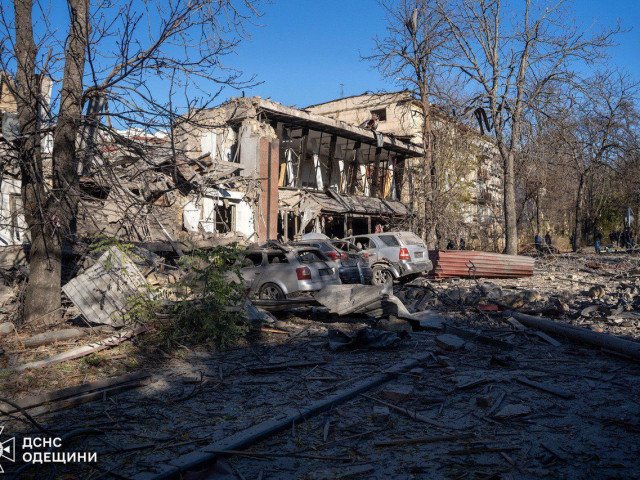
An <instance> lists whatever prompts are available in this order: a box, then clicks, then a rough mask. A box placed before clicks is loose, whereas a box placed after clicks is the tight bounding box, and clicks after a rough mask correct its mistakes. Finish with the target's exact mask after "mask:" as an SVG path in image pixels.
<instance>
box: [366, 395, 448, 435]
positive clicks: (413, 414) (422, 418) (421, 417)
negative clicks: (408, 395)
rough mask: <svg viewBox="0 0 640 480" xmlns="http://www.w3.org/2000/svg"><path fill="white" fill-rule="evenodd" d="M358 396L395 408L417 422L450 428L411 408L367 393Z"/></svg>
mask: <svg viewBox="0 0 640 480" xmlns="http://www.w3.org/2000/svg"><path fill="white" fill-rule="evenodd" d="M360 396H361V397H364V398H367V399H369V400H373V401H374V402H377V403H379V404H380V405H384V406H385V407H389V408H390V409H392V410H395V411H396V412H400V413H404V414H405V415H407V416H408V417H409V418H413V419H414V420H418V421H419V422H423V423H428V424H429V425H433V426H434V427H440V428H451V427H449V426H448V425H445V424H444V423H440V422H437V421H435V420H431V419H430V418H428V417H425V416H424V415H420V414H419V413H416V412H412V411H411V410H408V409H406V408H403V407H399V406H397V405H394V404H392V403H387V402H385V401H384V400H380V399H379V398H376V397H370V396H369V395H364V394H360Z"/></svg>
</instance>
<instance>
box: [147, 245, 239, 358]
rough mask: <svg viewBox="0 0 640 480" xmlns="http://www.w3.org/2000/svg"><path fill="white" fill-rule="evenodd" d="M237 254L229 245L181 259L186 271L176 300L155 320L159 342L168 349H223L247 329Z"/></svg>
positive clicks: (178, 287) (201, 251)
mask: <svg viewBox="0 0 640 480" xmlns="http://www.w3.org/2000/svg"><path fill="white" fill-rule="evenodd" d="M239 254H240V251H239V250H238V248H237V246H235V245H231V246H219V247H215V248H213V249H209V250H206V251H205V250H199V251H194V252H193V253H192V254H191V255H188V256H185V257H183V258H182V261H181V267H182V268H184V269H185V270H186V271H187V272H188V273H187V275H185V276H184V277H183V279H182V281H181V282H179V283H178V284H177V285H176V287H177V288H176V292H175V293H176V294H177V296H178V301H177V302H176V303H175V304H174V305H173V306H172V308H171V315H169V316H168V318H166V319H160V320H159V321H158V322H156V329H157V336H158V339H159V340H160V341H161V343H163V344H165V345H166V346H167V347H170V348H171V347H175V346H177V345H179V344H184V343H189V344H194V343H210V344H215V345H216V346H218V347H220V348H224V347H227V346H229V345H232V344H234V343H236V342H237V341H238V340H239V339H240V338H241V337H242V336H243V335H244V334H245V333H246V332H247V329H248V326H247V322H246V318H245V315H244V303H245V301H246V296H245V286H244V282H243V281H242V277H241V276H240V272H239V268H240V264H239V261H238V259H239Z"/></svg>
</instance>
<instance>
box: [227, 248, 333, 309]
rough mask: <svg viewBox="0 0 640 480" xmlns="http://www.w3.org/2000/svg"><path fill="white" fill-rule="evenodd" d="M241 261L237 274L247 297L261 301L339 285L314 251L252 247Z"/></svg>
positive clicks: (330, 268)
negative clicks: (243, 285) (255, 297)
mask: <svg viewBox="0 0 640 480" xmlns="http://www.w3.org/2000/svg"><path fill="white" fill-rule="evenodd" d="M241 262H242V263H241V268H240V275H241V276H242V278H243V279H244V281H245V283H246V284H247V286H248V288H249V295H250V296H254V295H256V296H258V297H259V298H262V299H271V300H281V299H284V298H286V297H287V296H290V295H292V294H294V293H299V292H315V291H318V290H321V289H322V288H324V287H325V286H327V285H340V283H341V282H340V277H339V275H338V272H337V270H336V269H334V268H333V267H332V266H331V265H328V262H327V261H326V260H325V259H324V257H323V255H322V254H321V253H320V251H319V250H318V249H317V248H311V247H307V246H301V247H272V246H268V247H265V248H263V247H258V248H251V249H248V250H246V251H245V252H244V253H243V255H242V257H241Z"/></svg>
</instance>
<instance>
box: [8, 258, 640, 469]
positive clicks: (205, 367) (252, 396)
mask: <svg viewBox="0 0 640 480" xmlns="http://www.w3.org/2000/svg"><path fill="white" fill-rule="evenodd" d="M638 260H639V259H637V258H636V257H633V256H630V255H617V256H614V255H611V256H609V255H607V256H598V257H590V256H585V255H580V256H575V255H574V256H571V255H570V256H546V257H540V258H538V259H537V260H536V268H535V274H534V276H533V277H530V278H520V279H513V278H510V279H504V280H500V279H492V280H490V281H489V280H484V279H474V278H467V279H446V280H442V281H434V280H433V279H432V280H429V279H424V278H420V279H417V280H415V281H414V282H412V283H410V284H405V285H396V286H395V287H394V294H395V297H397V298H398V299H400V300H401V301H402V303H403V304H404V305H405V306H406V308H407V309H408V311H409V312H411V314H412V315H413V316H414V318H413V319H411V320H409V321H408V323H407V320H403V319H401V318H397V317H396V316H393V315H392V316H390V317H388V318H386V317H385V318H382V317H379V318H376V317H375V316H371V315H366V314H362V313H357V314H353V315H351V316H350V315H342V316H339V315H337V314H335V313H331V312H330V311H328V309H326V308H323V307H317V306H314V307H306V308H303V307H300V308H292V309H290V310H284V311H278V312H274V313H273V315H274V316H275V322H272V323H266V322H261V323H260V324H259V325H257V326H256V328H255V330H254V332H253V335H252V336H250V337H249V341H248V343H247V344H245V345H241V346H239V347H237V348H235V349H231V350H229V351H226V352H222V353H216V352H209V351H202V350H191V349H188V348H185V349H183V350H180V351H179V352H177V353H175V354H173V355H165V356H163V357H162V358H160V359H158V358H155V359H154V360H153V361H151V360H150V359H147V361H144V359H140V360H139V361H138V362H137V363H136V367H135V368H134V367H133V366H129V367H128V368H129V370H130V371H132V372H133V373H129V374H127V375H124V376H123V377H119V379H116V380H113V379H109V381H108V382H107V381H105V382H104V384H100V383H99V381H98V382H97V383H95V384H94V387H91V386H89V387H85V390H82V386H79V387H75V388H76V389H77V390H78V391H77V392H76V393H77V394H78V395H67V396H66V397H65V398H64V399H62V400H61V399H50V400H46V399H41V400H44V401H42V402H40V403H38V404H35V403H33V402H32V404H33V405H32V406H28V408H27V407H25V409H24V411H25V412H29V413H30V416H31V418H32V420H29V419H26V418H25V416H24V415H22V414H21V413H20V412H18V411H15V410H14V411H13V413H9V415H8V417H9V418H10V420H9V419H5V420H4V422H3V423H4V424H5V426H6V428H7V429H8V431H11V432H12V434H15V435H17V436H18V443H20V436H23V435H30V436H33V435H36V436H37V435H39V434H42V433H41V432H39V430H38V429H39V428H44V429H45V430H48V431H50V432H53V433H55V434H56V435H58V436H64V435H65V434H67V435H69V434H70V433H71V434H72V435H71V436H70V437H69V445H68V446H69V448H72V449H75V450H85V451H91V452H97V457H98V461H97V462H96V463H87V464H73V465H71V464H69V465H51V464H49V465H24V466H21V467H16V469H17V468H19V471H16V469H14V471H13V473H14V474H16V475H15V476H16V478H87V479H91V478H109V477H112V478H113V477H115V478H149V479H152V478H157V479H159V478H179V476H180V475H184V477H183V478H211V479H215V478H220V479H222V478H225V479H232V478H237V479H255V478H262V479H267V478H274V479H276V478H277V479H334V478H363V479H386V478H443V479H489V478H496V479H520V478H531V479H533V478H543V477H546V478H567V479H572V478H576V479H577V478H640V465H639V462H638V454H639V453H640V452H639V451H638V444H639V442H638V435H639V434H640V422H639V421H638V413H640V365H638V363H637V358H632V357H631V356H629V355H625V354H624V353H621V352H619V351H614V350H609V349H600V348H596V347H594V346H593V345H586V344H584V343H581V342H577V341H575V340H574V339H572V338H569V337H565V336H562V335H552V334H548V333H545V332H544V331H541V330H538V329H534V328H530V327H527V326H526V325H524V324H523V323H522V322H520V321H518V319H517V318H518V315H521V314H522V313H524V314H527V315H533V316H537V315H542V316H543V317H546V318H548V319H550V320H552V321H553V322H555V323H557V324H562V325H572V326H573V327H579V328H580V329H581V330H582V329H584V330H587V331H588V332H590V333H591V334H599V335H603V336H605V337H609V336H614V337H616V338H618V339H623V340H629V342H628V343H631V344H634V345H635V339H636V338H637V336H638V334H637V331H638V319H637V318H636V315H638V310H640V308H639V307H640V305H639V304H638V302H639V299H640V296H639V295H638V293H639V291H640V289H639V287H640V270H639V269H638V263H639V261H638ZM596 287H597V288H596ZM514 312H515V313H514ZM407 327H408V328H407ZM362 329H366V332H367V334H366V335H363V334H362V332H363V331H365V330H362ZM389 334H390V335H391V336H392V337H393V338H391V340H393V341H390V342H381V338H383V336H384V335H389ZM336 339H342V340H341V342H342V343H340V342H337V341H335V340H336ZM376 342H380V343H376ZM380 347H384V348H380ZM118 348H120V349H124V348H132V346H131V345H129V346H128V347H125V346H122V345H119V346H117V347H116V348H114V349H113V351H117V349H118ZM110 351H112V350H110ZM75 361H76V362H78V361H80V360H75ZM72 362H73V361H72ZM55 368H59V366H58V367H56V366H47V367H44V368H42V369H39V370H37V371H33V372H32V373H31V374H32V375H38V372H43V375H44V376H45V378H46V375H47V373H46V372H47V370H48V369H55ZM120 373H122V372H120ZM48 390H50V388H49V389H48ZM82 396H84V400H77V399H78V398H79V397H82ZM61 398H62V397H61ZM27 400H28V399H25V398H20V399H14V401H16V402H18V403H20V402H23V405H28V401H27ZM24 402H26V403H24ZM73 432H76V433H75V434H74V433H73ZM77 432H80V433H77ZM5 470H7V472H10V471H11V470H9V469H8V468H6V467H5ZM197 472H200V473H199V474H198V473H197ZM65 474H69V475H72V477H65V476H64V475H65ZM198 475H200V476H198Z"/></svg>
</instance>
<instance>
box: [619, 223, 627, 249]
mask: <svg viewBox="0 0 640 480" xmlns="http://www.w3.org/2000/svg"><path fill="white" fill-rule="evenodd" d="M627 231H628V228H627V227H624V228H623V229H622V232H621V233H620V241H619V243H618V246H619V247H622V248H627V240H628V236H627Z"/></svg>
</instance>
